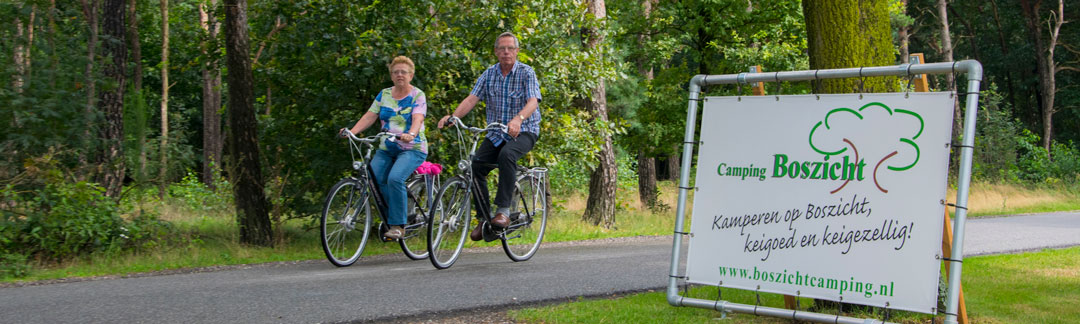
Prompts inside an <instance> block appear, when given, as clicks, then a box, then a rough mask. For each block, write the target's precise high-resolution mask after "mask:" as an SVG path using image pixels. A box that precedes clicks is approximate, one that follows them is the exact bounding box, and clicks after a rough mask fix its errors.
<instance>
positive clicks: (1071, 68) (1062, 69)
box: [1054, 66, 1080, 73]
mask: <svg viewBox="0 0 1080 324" xmlns="http://www.w3.org/2000/svg"><path fill="white" fill-rule="evenodd" d="M1061 71H1073V72H1080V68H1075V67H1071V66H1059V67H1057V68H1056V69H1054V73H1057V72H1061Z"/></svg>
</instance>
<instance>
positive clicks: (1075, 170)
mask: <svg viewBox="0 0 1080 324" xmlns="http://www.w3.org/2000/svg"><path fill="white" fill-rule="evenodd" d="M1017 141H1018V142H1019V146H1020V153H1019V154H1020V160H1019V161H1018V162H1017V164H1018V168H1019V170H1017V172H1018V175H1017V177H1018V178H1019V179H1021V180H1025V181H1030V182H1033V183H1046V184H1055V183H1058V182H1061V181H1067V182H1075V181H1077V180H1078V179H1080V178H1078V177H1080V149H1078V148H1077V146H1076V143H1074V142H1071V141H1070V142H1069V143H1060V142H1057V141H1053V142H1051V146H1050V152H1049V154H1047V151H1046V149H1045V148H1043V147H1042V146H1041V143H1042V142H1041V138H1040V137H1039V135H1036V134H1035V133H1032V132H1031V131H1029V130H1027V129H1025V130H1023V132H1022V133H1021V137H1020V138H1018V139H1017Z"/></svg>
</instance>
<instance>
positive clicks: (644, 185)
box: [637, 151, 658, 209]
mask: <svg viewBox="0 0 1080 324" xmlns="http://www.w3.org/2000/svg"><path fill="white" fill-rule="evenodd" d="M637 172H638V195H639V196H640V198H641V204H642V205H645V207H648V208H650V209H652V208H656V206H657V204H656V203H657V195H658V192H657V189H656V159H655V158H652V157H649V156H646V155H645V151H638V170H637Z"/></svg>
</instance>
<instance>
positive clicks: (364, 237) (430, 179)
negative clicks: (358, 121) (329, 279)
mask: <svg viewBox="0 0 1080 324" xmlns="http://www.w3.org/2000/svg"><path fill="white" fill-rule="evenodd" d="M342 135H343V136H345V137H347V138H348V139H349V147H350V148H349V155H350V156H352V159H351V161H352V170H353V171H352V175H351V176H347V177H345V178H342V179H341V181H338V183H336V184H334V186H333V187H330V191H329V193H327V195H326V202H325V203H324V205H323V212H322V218H321V221H320V222H319V225H320V226H319V232H320V234H321V235H322V247H323V252H326V259H327V260H330V263H333V264H334V265H336V266H339V267H345V266H349V265H352V264H353V263H355V262H356V260H357V259H359V258H360V254H361V253H363V252H364V247H365V246H367V242H368V238H369V237H370V236H371V233H372V232H373V229H376V230H375V232H377V233H378V234H377V235H378V237H377V238H378V239H380V240H383V242H389V241H390V240H386V239H384V238H383V234H384V233H386V231H387V230H388V229H389V226H388V225H387V223H386V217H387V216H386V215H387V205H386V200H385V199H383V196H382V193H381V192H380V190H379V185H378V183H377V182H376V181H375V173H374V171H372V170H371V165H370V163H369V160H370V159H371V155H372V152H373V151H374V150H375V147H374V146H375V144H376V143H378V142H379V141H380V140H390V141H393V140H395V137H394V134H391V133H385V132H383V133H379V134H377V135H375V136H371V137H365V138H359V137H356V135H353V134H352V132H349V131H343V132H342ZM435 182H437V176H435V175H429V174H424V175H419V174H413V175H412V176H411V177H410V178H409V180H408V181H406V188H407V189H408V190H407V192H408V200H407V203H406V207H405V208H406V209H405V213H406V214H405V215H406V224H405V226H404V229H405V233H404V235H403V236H402V237H401V238H400V239H398V240H397V241H398V243H399V244H400V245H401V250H402V251H403V252H405V255H406V256H408V257H409V258H410V259H413V260H420V259H424V258H427V257H428V250H427V241H428V240H427V234H428V231H427V222H428V220H429V219H431V217H430V214H429V210H430V208H429V207H430V202H431V201H432V199H431V198H432V194H433V190H432V189H433V188H437V187H438V185H437V184H436V183H435ZM372 205H374V207H375V208H374V211H375V212H376V213H378V214H379V223H378V224H375V225H374V226H373V224H372V223H373V222H374V221H375V220H374V219H373V217H372V215H371V214H372Z"/></svg>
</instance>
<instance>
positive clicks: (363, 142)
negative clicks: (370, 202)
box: [345, 131, 433, 229]
mask: <svg viewBox="0 0 1080 324" xmlns="http://www.w3.org/2000/svg"><path fill="white" fill-rule="evenodd" d="M345 133H347V135H348V138H349V144H350V147H351V148H350V150H349V156H350V157H351V160H352V161H353V163H352V168H353V170H354V171H356V172H363V173H365V174H366V175H367V176H366V177H365V178H366V179H367V181H360V179H358V178H357V177H355V176H350V177H349V178H351V179H353V180H356V181H358V182H362V183H363V185H364V186H365V187H366V188H367V189H368V190H369V192H371V193H372V195H371V196H372V199H374V200H375V208H376V211H377V212H378V214H379V219H380V220H381V221H382V223H383V224H387V219H386V217H388V216H387V215H388V214H387V213H388V209H389V206H388V205H387V203H386V198H385V197H383V195H382V190H381V189H379V185H378V183H376V182H375V170H372V168H371V162H370V160H371V155H372V154H373V152H374V151H375V143H376V142H377V141H383V140H385V138H386V137H389V136H394V134H391V133H386V132H381V133H378V134H375V135H374V136H372V137H367V138H359V137H356V135H354V134H352V132H348V131H346V132H345ZM391 138H392V137H391ZM357 143H359V144H357ZM364 148H366V150H365V149H364ZM357 156H359V158H360V160H359V161H357V160H356V158H357ZM422 180H423V182H424V186H426V187H427V190H426V192H427V195H428V197H427V198H428V200H427V201H428V202H429V203H430V201H431V197H430V196H431V194H432V191H433V190H432V186H433V180H432V178H431V177H429V176H427V175H424V176H423V179H422ZM405 193H406V195H408V197H407V199H411V200H413V201H416V202H419V201H420V199H419V198H418V197H416V196H415V195H414V194H413V193H412V192H410V191H408V190H406V192H405ZM427 207H430V206H427ZM428 209H430V208H428ZM420 213H421V216H422V217H424V219H427V218H428V217H429V215H427V214H428V211H425V210H424V208H421V209H420ZM408 225H409V224H407V223H406V226H405V227H406V228H407V229H411V227H409V226H408ZM414 227H419V226H414Z"/></svg>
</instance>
